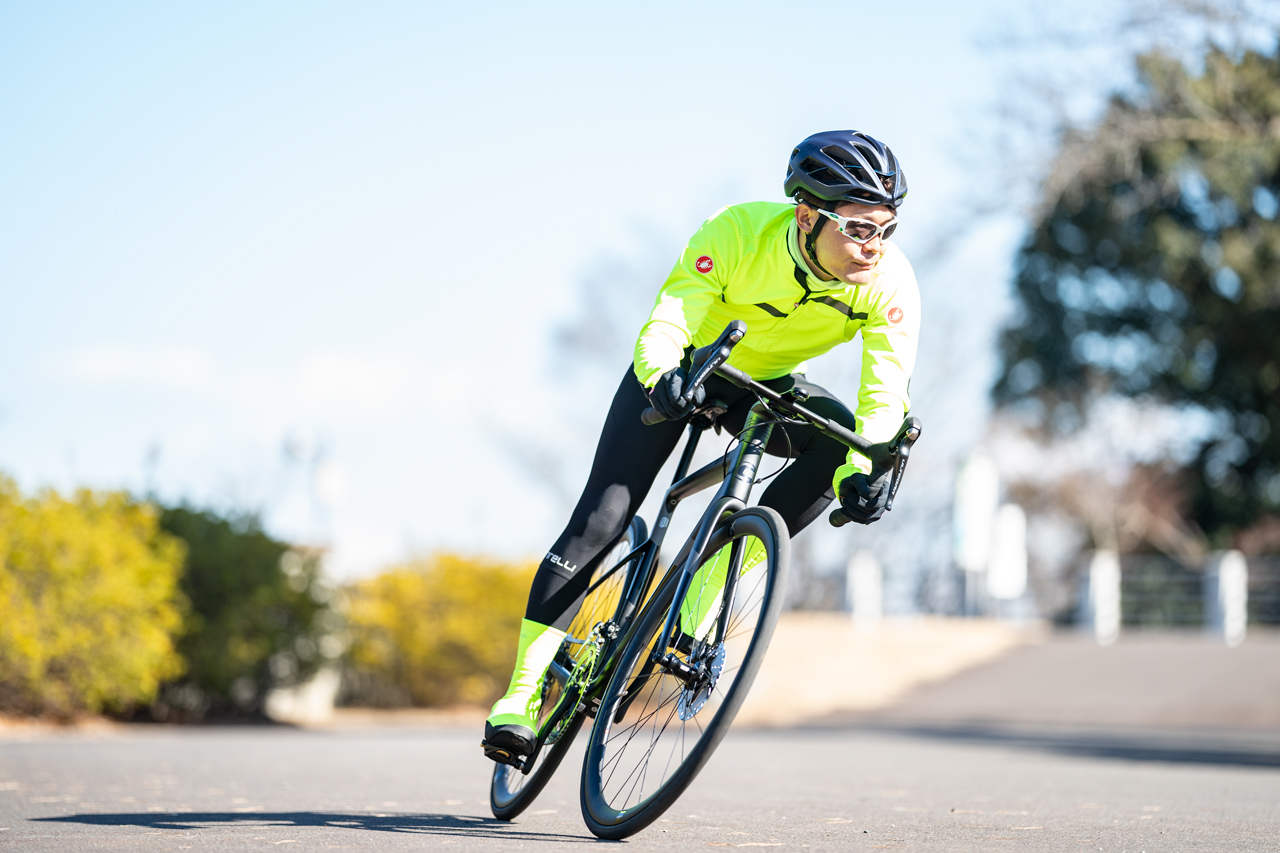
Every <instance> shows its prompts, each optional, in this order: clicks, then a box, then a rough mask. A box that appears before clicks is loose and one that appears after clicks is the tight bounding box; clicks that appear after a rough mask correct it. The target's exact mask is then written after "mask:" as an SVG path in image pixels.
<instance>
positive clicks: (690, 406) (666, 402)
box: [649, 367, 707, 421]
mask: <svg viewBox="0 0 1280 853" xmlns="http://www.w3.org/2000/svg"><path fill="white" fill-rule="evenodd" d="M688 378H689V377H688V375H687V374H686V373H685V372H684V369H683V368H680V367H677V368H675V369H673V370H668V371H667V372H666V373H664V374H662V377H661V378H660V379H659V380H658V384H657V385H654V386H653V389H652V390H650V391H649V404H650V405H651V406H653V407H654V408H655V409H657V410H658V413H659V414H661V415H662V416H663V417H664V418H666V419H667V420H669V421H678V420H680V419H681V418H683V417H685V416H686V415H688V414H689V413H690V412H692V411H693V410H694V409H695V408H697V407H698V406H700V405H702V403H703V401H704V400H706V399H707V392H706V389H704V388H701V387H699V388H698V391H697V393H696V394H694V395H693V402H691V403H682V402H681V399H680V395H681V394H683V393H684V388H685V383H686V382H687V381H688Z"/></svg>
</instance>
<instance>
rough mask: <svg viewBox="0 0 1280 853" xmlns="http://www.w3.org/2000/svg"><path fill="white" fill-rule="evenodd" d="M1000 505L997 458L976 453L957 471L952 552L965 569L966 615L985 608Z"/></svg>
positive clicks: (959, 564) (957, 563) (974, 613)
mask: <svg viewBox="0 0 1280 853" xmlns="http://www.w3.org/2000/svg"><path fill="white" fill-rule="evenodd" d="M999 505H1000V472H999V470H998V469H997V468H996V464H995V462H993V461H991V459H989V458H988V457H986V456H983V455H981V454H974V455H972V456H970V457H969V458H968V459H966V460H965V462H964V464H963V465H962V466H961V467H960V471H959V472H958V473H957V474H956V483H955V505H954V510H953V512H954V514H953V516H952V527H951V531H952V554H953V556H954V558H955V562H956V565H957V566H959V567H960V568H961V569H962V570H963V571H964V599H965V603H964V615H965V616H976V615H978V612H979V611H980V610H981V609H982V607H981V596H980V590H981V587H982V581H983V580H984V578H983V573H984V572H986V570H987V563H988V562H989V560H990V559H991V534H992V528H993V526H994V523H995V517H996V509H997V507H999Z"/></svg>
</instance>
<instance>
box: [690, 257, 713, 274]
mask: <svg viewBox="0 0 1280 853" xmlns="http://www.w3.org/2000/svg"><path fill="white" fill-rule="evenodd" d="M694 267H696V268H697V270H698V272H700V273H702V274H703V275H706V274H707V273H709V272H711V270H713V269H714V268H715V263H714V262H713V261H712V260H711V258H710V257H709V256H707V255H703V256H702V257H700V258H698V262H697V263H696V264H694Z"/></svg>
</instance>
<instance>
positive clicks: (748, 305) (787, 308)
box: [635, 202, 920, 488]
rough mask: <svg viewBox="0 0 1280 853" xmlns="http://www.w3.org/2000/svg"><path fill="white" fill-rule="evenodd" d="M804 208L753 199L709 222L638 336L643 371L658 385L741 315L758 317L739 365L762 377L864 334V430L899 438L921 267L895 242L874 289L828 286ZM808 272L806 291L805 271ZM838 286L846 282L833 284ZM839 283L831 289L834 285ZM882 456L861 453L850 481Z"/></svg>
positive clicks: (874, 437)
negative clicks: (807, 246) (802, 229)
mask: <svg viewBox="0 0 1280 853" xmlns="http://www.w3.org/2000/svg"><path fill="white" fill-rule="evenodd" d="M798 232H799V228H798V227H797V226H796V224H795V205H793V204H786V203H774V202H752V203H749V204H738V205H734V206H732V207H724V208H721V209H720V210H718V211H716V212H715V213H714V214H712V216H711V218H710V219H708V220H707V221H706V222H704V223H702V227H701V228H699V229H698V231H697V233H695V234H694V235H693V237H692V238H691V239H690V240H689V245H688V246H686V247H685V250H684V253H683V254H682V255H681V256H680V260H679V261H678V262H677V263H676V265H675V267H674V268H673V269H672V270H671V274H670V275H669V276H668V277H667V281H666V283H665V284H664V285H663V286H662V289H661V290H660V291H658V298H657V301H656V302H655V303H654V306H653V312H652V313H651V314H650V315H649V320H648V321H647V322H646V323H645V324H644V326H643V327H642V328H641V329H640V338H639V340H637V341H636V349H635V372H636V376H637V377H638V378H639V380H640V382H641V384H642V385H644V386H645V387H646V388H652V387H653V386H654V385H655V384H656V383H657V381H658V378H659V377H660V376H662V374H663V373H666V372H667V371H668V370H671V369H672V368H674V367H678V366H679V364H680V359H681V358H682V357H683V356H684V352H685V349H686V348H687V347H689V346H690V345H693V346H695V347H700V346H705V345H706V344H709V343H711V342H712V341H714V340H715V339H716V337H717V336H718V335H719V334H720V332H721V331H723V330H724V327H725V326H727V325H728V324H729V321H730V320H743V321H745V322H746V324H747V334H746V337H744V338H743V339H742V341H741V342H740V343H738V345H737V346H736V347H735V348H734V350H733V355H732V356H730V358H729V364H732V365H733V366H735V367H737V368H739V369H740V370H744V371H746V372H747V373H749V374H751V376H752V377H754V378H755V379H759V380H765V379H776V378H778V377H780V376H786V375H788V374H790V373H803V372H805V367H806V365H805V362H806V361H807V360H808V359H810V358H813V357H814V356H818V355H821V354H823V353H825V352H826V351H827V350H829V349H831V348H832V347H834V346H835V345H836V344H840V343H844V342H845V341H849V340H852V339H853V337H854V335H856V334H857V333H858V332H861V333H862V382H861V388H860V389H859V391H858V406H857V409H856V411H855V415H856V416H857V419H858V432H859V433H861V434H862V435H863V436H865V437H866V438H868V439H870V440H871V441H887V440H888V439H890V438H892V437H893V435H894V433H895V432H896V431H897V429H898V427H899V426H900V425H901V424H902V418H903V417H904V416H905V414H906V412H907V410H908V409H909V408H910V405H911V404H910V398H909V397H908V393H907V385H908V383H909V381H910V379H911V371H912V369H913V368H914V366H915V359H916V342H917V339H918V337H919V331H920V291H919V289H918V287H917V286H916V277H915V273H914V272H913V271H912V269H911V264H910V263H908V262H907V258H906V256H905V255H903V254H902V251H901V250H900V249H899V248H898V247H897V246H895V245H894V244H893V243H892V242H887V243H885V251H884V254H883V255H882V256H881V258H880V261H879V263H878V264H877V266H876V272H877V274H878V275H877V277H876V279H875V281H873V282H872V283H870V284H862V285H851V284H850V285H844V284H841V283H840V282H824V281H822V280H820V279H818V278H816V277H814V276H813V275H812V273H811V272H810V270H809V268H808V267H807V266H806V265H805V263H804V261H803V260H802V257H803V256H802V255H801V254H800V248H799V242H798V237H797V235H798ZM797 267H799V268H800V269H801V270H803V271H804V272H805V273H806V276H805V279H806V284H807V286H808V288H809V293H807V294H806V292H805V289H804V287H802V286H801V285H800V283H799V281H798V280H797V277H796V268H797ZM833 285H837V286H835V287H833ZM828 288H830V289H828ZM854 471H862V472H863V473H867V472H869V471H870V462H869V461H868V460H867V458H866V457H865V456H863V455H862V454H860V453H856V452H853V451H850V453H849V462H848V464H847V465H842V466H841V467H840V468H839V469H838V470H837V471H836V475H835V483H836V485H837V488H838V486H839V483H840V482H841V481H842V480H843V479H844V478H846V477H848V476H849V475H850V474H852V473H853V472H854Z"/></svg>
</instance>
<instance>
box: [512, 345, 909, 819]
mask: <svg viewBox="0 0 1280 853" xmlns="http://www.w3.org/2000/svg"><path fill="white" fill-rule="evenodd" d="M745 334H746V324H745V323H743V322H742V321H740V320H735V321H733V322H732V323H730V324H729V326H728V327H726V328H725V330H724V332H723V333H722V334H721V335H720V337H719V338H718V339H717V340H716V341H715V343H713V344H711V345H709V346H707V347H703V348H702V349H699V350H697V351H696V352H694V354H693V356H692V362H691V368H690V370H691V374H690V380H689V384H688V387H687V388H686V389H685V391H684V394H683V397H684V400H685V402H689V401H691V400H692V399H693V397H694V395H695V393H696V390H697V388H699V387H700V386H701V385H702V383H703V382H705V381H706V379H707V378H708V377H710V376H711V375H712V374H713V373H715V374H717V375H719V376H722V377H724V378H725V379H727V380H728V381H730V382H732V383H734V384H735V385H737V386H739V387H741V388H745V389H747V390H749V391H751V392H752V393H753V394H754V395H755V396H756V398H757V400H758V402H757V403H756V404H755V405H753V406H752V408H751V411H750V413H749V415H748V416H747V419H746V424H745V426H744V428H743V429H742V431H741V432H740V433H739V435H738V437H737V441H736V443H731V446H730V449H729V450H728V451H726V452H725V454H724V456H723V457H722V458H720V459H717V460H715V461H713V462H711V463H709V464H707V465H704V466H703V467H702V468H699V469H698V470H697V471H694V472H693V473H689V467H690V465H691V464H692V462H693V455H694V451H695V450H696V449H697V446H698V440H699V438H700V437H701V435H702V433H703V432H704V431H705V430H706V429H708V428H710V427H711V426H712V425H713V423H714V420H715V418H716V417H717V416H718V415H719V414H721V413H723V411H724V407H723V405H722V404H719V403H717V402H715V401H708V403H706V404H704V405H703V406H702V407H700V408H699V410H698V411H696V412H695V413H694V415H693V416H692V417H691V418H690V420H689V426H688V438H687V440H686V442H685V445H684V449H683V451H682V452H681V455H680V461H679V464H678V466H677V468H676V473H675V477H674V479H673V481H672V484H671V486H670V487H669V488H668V489H667V491H666V494H665V495H664V497H663V501H662V507H661V509H660V510H659V512H658V517H657V521H656V524H655V526H654V529H653V531H652V533H650V532H649V531H648V530H647V528H646V526H645V523H644V521H643V519H640V518H638V517H637V518H634V519H632V521H631V522H630V524H629V526H628V528H627V530H626V533H625V534H624V535H623V537H622V539H621V541H620V542H619V543H618V545H617V546H616V547H615V549H614V550H613V551H612V552H610V555H609V556H608V557H607V558H606V559H604V560H602V561H601V562H600V568H598V569H597V570H596V572H595V575H594V577H593V580H592V582H591V584H590V586H589V587H588V590H587V594H586V598H585V599H584V602H583V605H582V608H581V609H580V610H579V612H578V614H577V616H576V617H575V618H574V620H573V622H572V624H571V625H570V626H569V630H568V635H567V636H566V637H565V640H564V643H563V644H562V645H561V647H560V649H559V650H558V652H557V654H556V657H555V660H554V661H553V663H552V664H551V667H550V669H549V670H548V672H547V675H546V677H545V678H544V680H543V685H542V706H541V710H540V712H539V718H538V727H537V743H536V745H535V747H534V749H533V752H532V754H531V755H529V756H528V757H526V758H523V759H522V758H520V757H519V756H515V755H506V756H503V757H501V758H500V761H499V763H497V764H495V766H494V772H493V779H492V783H491V785H490V796H489V799H490V805H491V807H492V809H493V814H494V816H495V817H497V818H499V819H502V820H510V819H512V818H514V817H515V816H516V815H518V814H520V813H521V812H522V811H524V810H525V809H526V808H528V806H529V804H530V803H531V802H533V800H534V798H535V797H537V795H538V794H539V793H540V792H541V791H542V789H543V787H545V786H546V784H547V781H548V780H549V779H550V778H551V776H552V774H553V773H554V772H555V770H556V768H557V767H558V766H559V765H560V762H561V761H562V760H563V759H564V757H565V754H566V753H567V752H568V749H569V746H570V745H571V743H572V742H573V740H574V737H575V736H576V735H577V733H578V730H579V729H580V728H581V727H582V725H583V722H584V721H585V720H586V719H587V718H594V724H593V725H592V727H591V733H590V737H589V739H588V742H587V749H586V758H585V760H584V764H583V772H582V787H581V803H582V814H583V818H584V819H585V820H586V823H587V826H588V828H589V829H590V830H591V831H592V832H593V833H594V834H595V835H597V836H599V837H600V838H606V839H620V838H626V837H627V836H629V835H632V834H634V833H636V832H639V831H640V830H642V829H644V828H645V827H646V826H648V825H649V824H650V823H652V822H653V821H654V820H656V819H657V818H658V816H659V815H661V814H662V813H663V812H664V811H666V809H667V808H669V807H670V806H671V804H672V803H674V802H675V800H676V798H677V797H679V796H680V794H681V793H682V792H683V791H684V790H685V788H687V787H688V786H689V783H690V782H692V781H693V779H694V777H696V776H697V774H698V772H699V771H700V770H701V769H702V767H703V765H705V764H706V762H707V759H708V758H710V756H711V753H712V751H713V750H715V748H716V746H717V745H718V744H719V742H720V741H721V739H722V738H723V737H724V736H725V734H726V733H727V732H728V730H729V725H730V723H732V721H733V718H734V716H735V715H736V714H737V712H738V709H739V707H741V705H742V702H743V700H744V699H745V698H746V695H747V691H748V689H749V688H750V687H751V683H752V681H753V680H754V679H755V675H756V672H757V670H759V668H760V664H761V662H762V661H763V659H764V654H765V649H766V648H767V647H768V645H769V640H770V638H771V637H772V635H773V629H774V626H775V625H776V623H777V621H778V615H779V613H780V611H781V609H782V602H783V597H784V593H785V591H786V580H787V570H788V566H789V562H790V539H789V538H788V535H787V528H786V525H785V523H784V522H783V521H782V518H781V517H780V516H779V515H778V513H777V512H776V511H774V510H773V509H770V508H768V507H761V506H747V501H748V500H749V498H750V496H751V489H752V487H753V486H754V485H755V484H756V483H757V482H759V481H760V478H759V476H758V472H759V470H760V462H761V459H762V457H763V456H764V452H765V447H766V446H767V445H768V443H769V437H770V435H771V433H772V430H773V429H774V428H775V427H782V428H785V426H786V424H788V423H807V424H812V425H813V426H816V427H818V428H819V429H821V430H823V431H824V432H825V433H826V434H827V435H830V436H831V437H832V438H834V439H835V440H836V441H839V442H841V443H842V444H844V445H845V446H847V447H852V448H855V449H857V450H859V451H861V452H863V453H865V454H866V455H867V456H868V457H869V458H870V459H871V460H872V462H873V464H875V465H876V466H877V469H878V470H882V471H885V470H887V471H888V472H889V475H890V478H891V479H890V481H889V486H888V488H889V497H888V504H887V506H888V507H892V504H893V497H894V495H896V493H897V490H898V486H899V484H900V483H901V480H902V473H903V471H904V469H905V467H906V463H907V459H908V457H909V456H910V452H911V447H912V445H914V443H915V441H916V439H918V438H919V437H920V430H921V425H920V421H919V420H918V419H917V418H914V417H909V418H907V419H906V420H904V421H903V424H902V427H901V428H900V429H899V430H898V433H897V434H896V435H895V436H894V438H893V439H892V440H891V441H888V442H883V443H880V444H872V443H871V442H869V441H867V440H866V439H865V438H863V437H862V436H860V435H858V434H857V433H854V432H852V431H850V430H848V429H845V428H844V427H842V426H841V425H840V424H837V423H835V422H833V421H830V420H828V419H827V418H824V417H822V416H820V415H818V414H816V413H815V412H812V411H809V410H808V409H806V408H805V407H804V406H803V404H802V403H803V400H804V396H803V393H802V392H798V391H796V390H795V389H793V390H792V391H789V392H785V393H777V392H775V391H773V390H772V389H770V388H768V387H766V386H764V385H761V384H760V383H758V382H756V381H755V380H754V379H752V378H751V377H750V376H748V375H747V374H746V373H744V372H743V371H741V370H738V369H737V368H734V367H732V366H730V365H727V364H725V361H726V360H727V359H728V358H729V355H730V354H731V352H732V349H733V346H734V345H735V344H737V342H738V341H740V340H742V338H743V336H744V335H745ZM642 419H643V420H644V421H645V423H656V422H657V421H659V420H662V417H661V416H660V415H658V414H657V412H655V411H654V410H653V409H648V410H646V411H645V412H644V413H643V415H642ZM716 484H719V486H720V487H719V489H718V491H716V493H715V495H714V497H713V498H712V499H711V502H710V504H709V505H708V507H707V509H706V511H705V512H703V514H702V516H701V518H700V519H699V521H698V523H697V525H696V527H695V528H694V531H693V533H692V534H690V536H689V538H688V540H687V541H686V542H685V543H684V546H683V547H682V548H681V549H680V551H679V553H678V554H677V555H676V557H675V559H674V560H672V561H671V562H670V564H669V566H668V568H667V569H666V571H665V572H659V568H658V567H659V560H658V557H659V554H660V552H661V549H662V542H663V539H664V537H665V535H666V532H667V530H668V526H669V524H670V521H671V516H672V513H673V512H674V511H675V509H676V507H677V506H678V505H679V504H680V502H681V501H683V500H684V499H685V498H687V497H689V496H690V495H693V494H695V493H697V492H701V491H703V490H705V489H708V488H711V487H712V486H715V485H716ZM850 520H852V519H850V518H849V516H848V515H846V514H845V513H844V510H843V509H836V510H835V511H834V512H832V513H831V517H830V521H831V523H832V524H834V525H836V526H840V525H841V524H844V523H846V522H848V521H850ZM726 552H727V553H726Z"/></svg>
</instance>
